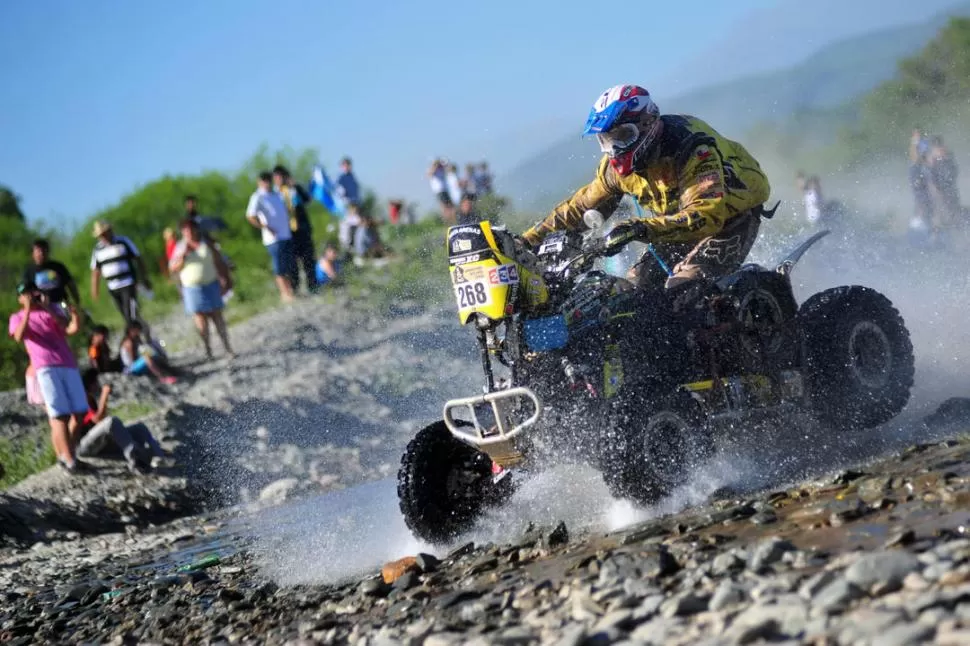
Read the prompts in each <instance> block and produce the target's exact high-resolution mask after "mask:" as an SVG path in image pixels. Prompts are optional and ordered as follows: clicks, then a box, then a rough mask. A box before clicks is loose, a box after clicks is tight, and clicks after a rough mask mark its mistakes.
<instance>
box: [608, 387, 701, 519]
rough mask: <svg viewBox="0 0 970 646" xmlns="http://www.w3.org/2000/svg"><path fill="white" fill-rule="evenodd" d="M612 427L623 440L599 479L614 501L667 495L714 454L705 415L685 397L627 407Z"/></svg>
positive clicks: (644, 500)
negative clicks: (613, 497)
mask: <svg viewBox="0 0 970 646" xmlns="http://www.w3.org/2000/svg"><path fill="white" fill-rule="evenodd" d="M615 426H616V431H617V433H618V435H619V437H620V438H621V440H620V442H619V443H618V445H617V447H616V449H615V450H616V454H615V455H612V456H606V458H605V460H604V462H605V464H604V468H603V479H604V480H605V482H606V486H607V487H608V488H609V490H610V493H612V494H613V495H614V496H616V497H618V498H629V499H631V500H633V501H634V502H637V503H639V504H641V505H650V504H653V503H656V502H657V501H658V500H660V499H661V498H663V497H665V496H667V495H669V494H670V493H671V492H672V491H673V490H674V489H675V488H676V487H678V486H679V485H682V484H684V482H685V481H686V479H687V474H688V472H689V470H690V468H691V467H694V466H696V465H697V464H698V463H700V462H701V461H703V460H705V459H707V458H709V457H710V456H711V455H712V454H713V452H714V443H713V439H712V437H711V434H710V432H709V429H708V428H707V425H706V424H705V422H704V414H703V411H702V410H701V408H700V405H699V404H698V403H697V402H696V401H695V400H694V399H693V398H692V397H691V396H690V394H688V393H685V392H678V393H676V394H675V395H673V396H671V397H669V398H666V399H662V400H660V403H659V404H657V405H655V406H646V407H644V408H642V409H639V410H638V409H636V408H632V407H631V408H630V409H629V412H628V413H627V414H625V415H621V416H620V419H619V421H618V422H617V423H616V425H615Z"/></svg>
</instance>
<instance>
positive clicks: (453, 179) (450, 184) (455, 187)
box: [445, 163, 461, 204]
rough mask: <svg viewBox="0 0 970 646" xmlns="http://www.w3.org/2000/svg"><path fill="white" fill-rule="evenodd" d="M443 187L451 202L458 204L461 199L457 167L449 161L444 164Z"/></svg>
mask: <svg viewBox="0 0 970 646" xmlns="http://www.w3.org/2000/svg"><path fill="white" fill-rule="evenodd" d="M445 188H446V189H447V190H448V197H449V198H451V203H452V204H458V202H460V201H461V180H459V179H458V167H457V166H455V165H454V164H451V163H449V164H447V165H446V166H445Z"/></svg>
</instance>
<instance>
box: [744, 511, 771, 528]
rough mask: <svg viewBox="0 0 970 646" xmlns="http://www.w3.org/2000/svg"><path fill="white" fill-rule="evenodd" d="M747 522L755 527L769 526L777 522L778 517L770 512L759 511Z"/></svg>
mask: <svg viewBox="0 0 970 646" xmlns="http://www.w3.org/2000/svg"><path fill="white" fill-rule="evenodd" d="M749 520H750V521H751V522H752V523H753V524H755V525H770V524H772V523H777V522H778V516H776V515H775V513H774V512H771V511H760V512H758V513H757V514H755V515H754V516H752V517H751V518H750V519H749Z"/></svg>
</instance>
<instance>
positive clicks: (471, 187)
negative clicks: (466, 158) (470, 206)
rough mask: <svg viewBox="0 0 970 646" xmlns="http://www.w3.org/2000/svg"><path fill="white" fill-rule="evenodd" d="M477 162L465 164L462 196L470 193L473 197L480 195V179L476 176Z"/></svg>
mask: <svg viewBox="0 0 970 646" xmlns="http://www.w3.org/2000/svg"><path fill="white" fill-rule="evenodd" d="M475 175H476V171H475V164H468V165H466V166H465V176H464V177H463V178H462V180H461V192H462V196H465V195H470V196H471V197H472V199H475V197H476V196H477V195H478V179H477V178H476V177H475Z"/></svg>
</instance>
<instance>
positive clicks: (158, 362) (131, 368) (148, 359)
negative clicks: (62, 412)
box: [85, 321, 177, 410]
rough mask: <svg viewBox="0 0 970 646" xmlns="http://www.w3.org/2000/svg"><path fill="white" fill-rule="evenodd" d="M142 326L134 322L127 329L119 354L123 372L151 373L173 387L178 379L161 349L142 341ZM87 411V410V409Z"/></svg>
mask: <svg viewBox="0 0 970 646" xmlns="http://www.w3.org/2000/svg"><path fill="white" fill-rule="evenodd" d="M143 331H144V329H143V327H142V324H141V323H139V322H138V321H132V322H131V323H129V324H128V326H127V327H126V328H125V338H124V339H122V341H121V347H120V348H119V351H118V354H119V355H121V364H122V366H123V372H124V373H125V374H128V375H136V376H138V375H144V374H148V373H149V372H150V373H151V374H153V375H155V377H157V378H158V380H159V381H161V382H162V383H163V384H167V385H169V386H171V385H172V384H174V383H176V381H177V379H176V378H175V375H174V374H172V373H173V371H172V369H171V366H169V364H168V360H167V359H166V357H165V354H164V353H163V352H162V351H161V348H159V347H158V346H156V345H155V344H153V343H146V342H145V341H143V340H142V338H141V337H142V332H143ZM85 410H86V409H85Z"/></svg>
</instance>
